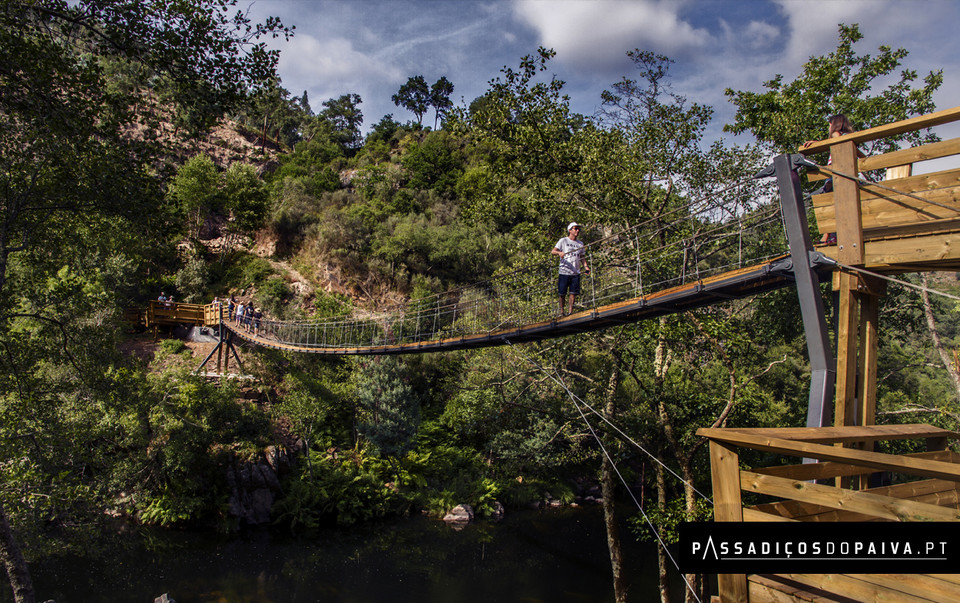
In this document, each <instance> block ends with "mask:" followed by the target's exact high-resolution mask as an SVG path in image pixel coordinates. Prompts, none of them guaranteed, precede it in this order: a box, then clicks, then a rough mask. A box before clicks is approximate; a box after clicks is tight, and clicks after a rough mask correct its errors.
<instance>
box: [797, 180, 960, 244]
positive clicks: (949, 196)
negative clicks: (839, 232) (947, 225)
mask: <svg viewBox="0 0 960 603" xmlns="http://www.w3.org/2000/svg"><path fill="white" fill-rule="evenodd" d="M882 187H889V188H895V189H896V191H893V190H888V189H887V188H882ZM910 195H912V196H910ZM915 197H917V198H915ZM921 199H922V200H921ZM812 201H813V207H814V215H815V217H816V220H817V227H818V228H819V229H820V232H835V231H836V229H837V226H836V224H837V219H836V211H837V210H836V208H835V207H834V204H835V201H836V193H825V194H821V195H814V196H813V198H812ZM860 213H861V225H862V228H863V230H864V231H867V230H870V229H879V228H892V227H895V226H901V225H905V224H913V223H916V222H930V221H936V220H940V219H950V218H957V217H958V216H960V170H947V171H943V172H936V173H934V174H924V175H921V176H913V177H910V178H903V179H900V180H896V181H892V182H888V181H884V182H881V183H878V185H863V186H861V187H860Z"/></svg>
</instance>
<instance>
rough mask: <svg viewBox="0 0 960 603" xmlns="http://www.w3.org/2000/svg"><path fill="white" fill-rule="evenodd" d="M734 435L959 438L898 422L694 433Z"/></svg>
mask: <svg viewBox="0 0 960 603" xmlns="http://www.w3.org/2000/svg"><path fill="white" fill-rule="evenodd" d="M737 434H742V435H754V436H770V437H774V438H781V439H784V440H798V441H802V442H810V443H821V444H835V443H838V442H860V441H870V440H917V439H927V438H939V437H945V438H949V439H953V440H960V433H956V432H953V431H950V430H948V429H943V428H942V427H935V426H933V425H927V424H925V423H903V424H900V425H865V426H859V427H857V426H849V427H725V428H709V427H702V428H700V429H698V430H697V435H700V436H703V437H706V438H714V437H717V436H721V435H723V441H729V442H735V441H736V440H735V439H734V437H735V436H736V435H737Z"/></svg>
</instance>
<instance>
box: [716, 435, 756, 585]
mask: <svg viewBox="0 0 960 603" xmlns="http://www.w3.org/2000/svg"><path fill="white" fill-rule="evenodd" d="M710 473H711V478H712V480H713V517H714V520H715V521H737V522H742V521H743V504H742V502H741V499H740V476H739V474H740V457H739V455H738V454H737V451H736V450H735V449H734V448H733V447H731V446H727V445H726V444H722V443H720V442H710ZM717 585H718V588H719V590H720V600H721V601H722V602H723V603H748V599H747V577H746V576H745V575H743V574H718V575H717Z"/></svg>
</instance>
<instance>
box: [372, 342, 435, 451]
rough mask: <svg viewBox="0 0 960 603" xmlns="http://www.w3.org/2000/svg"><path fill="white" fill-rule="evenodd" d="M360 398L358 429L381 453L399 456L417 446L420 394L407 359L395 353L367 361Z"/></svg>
mask: <svg viewBox="0 0 960 603" xmlns="http://www.w3.org/2000/svg"><path fill="white" fill-rule="evenodd" d="M357 400H358V402H359V409H360V415H359V424H358V426H357V432H358V434H359V435H360V437H362V438H363V439H364V440H366V441H367V442H369V443H370V444H371V445H372V446H373V447H374V449H376V450H377V452H378V453H379V454H381V455H383V456H387V457H392V458H394V459H395V458H398V457H401V456H403V455H404V454H406V453H407V452H408V451H409V450H410V449H411V448H412V447H413V444H414V437H415V436H416V435H417V428H418V426H419V424H420V398H419V396H418V394H417V392H415V391H414V389H413V386H412V385H411V379H410V375H409V374H407V372H406V366H405V365H404V364H403V362H401V361H400V360H398V359H397V358H395V357H393V356H385V357H377V358H374V359H371V360H368V361H365V362H364V363H363V364H362V365H361V371H360V375H359V378H358V381H357Z"/></svg>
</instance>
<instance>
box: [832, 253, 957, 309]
mask: <svg viewBox="0 0 960 603" xmlns="http://www.w3.org/2000/svg"><path fill="white" fill-rule="evenodd" d="M823 259H824V261H825V262H827V263H832V264H835V265H836V266H838V267H839V268H840V269H841V270H852V271H854V272H862V273H863V274H868V275H870V276H875V277H877V278H881V279H883V280H887V281H890V282H892V283H897V284H898V285H903V286H904V287H910V288H912V289H917V290H919V291H925V292H927V293H933V294H934V295H940V296H943V297H947V298H950V299H953V300H956V301H960V296H957V295H953V294H951V293H946V292H944V291H937V290H936V289H931V288H930V287H924V286H923V285H915V284H914V283H911V282H909V281H904V280H901V279H898V278H893V277H892V276H887V275H886V274H880V273H879V272H872V271H870V270H865V269H863V268H857V267H856V266H850V265H849V264H841V263H840V262H838V261H836V260H832V259H830V258H827V257H824V258H823Z"/></svg>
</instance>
